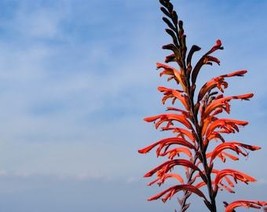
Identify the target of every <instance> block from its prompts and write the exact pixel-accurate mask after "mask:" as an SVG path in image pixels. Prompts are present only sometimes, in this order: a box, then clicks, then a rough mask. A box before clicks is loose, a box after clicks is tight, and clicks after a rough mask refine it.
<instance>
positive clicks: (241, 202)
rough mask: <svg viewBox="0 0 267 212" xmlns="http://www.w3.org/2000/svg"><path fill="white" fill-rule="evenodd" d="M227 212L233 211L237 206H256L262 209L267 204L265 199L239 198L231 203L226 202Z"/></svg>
mask: <svg viewBox="0 0 267 212" xmlns="http://www.w3.org/2000/svg"><path fill="white" fill-rule="evenodd" d="M224 204H225V205H226V206H225V212H233V211H234V209H235V208H238V207H245V208H256V209H260V208H262V207H264V206H266V205H267V202H265V201H257V200H237V201H234V202H232V203H230V204H228V203H226V202H224Z"/></svg>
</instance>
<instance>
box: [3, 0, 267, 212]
mask: <svg viewBox="0 0 267 212" xmlns="http://www.w3.org/2000/svg"><path fill="white" fill-rule="evenodd" d="M12 2H13V3H11V2H8V1H1V2H0V14H1V16H0V100H1V104H0V108H1V112H0V118H1V122H0V140H1V141H0V146H1V148H0V164H1V170H3V171H2V172H0V175H1V176H3V177H6V178H8V177H9V176H11V175H15V174H17V177H19V176H22V175H24V176H26V175H27V176H28V177H29V178H31V177H33V178H35V177H36V176H39V177H40V176H54V177H55V176H56V178H57V177H62V178H63V179H64V177H66V178H73V179H74V178H75V179H78V181H81V182H84V181H86V180H87V179H96V178H97V179H103V178H105V179H113V180H114V179H122V178H123V179H124V180H123V181H124V182H125V183H126V181H127V179H128V182H131V183H129V184H131V185H132V184H135V183H136V182H139V181H138V180H137V181H136V180H135V179H139V178H141V177H142V175H143V173H144V172H145V171H146V170H147V169H148V168H149V167H151V166H153V164H156V159H154V157H153V156H152V155H151V157H145V158H144V157H142V156H139V155H138V154H137V152H136V151H137V149H138V148H139V147H141V146H144V145H145V144H147V143H150V142H152V141H154V140H157V139H158V138H159V137H160V136H163V135H161V134H160V135H159V134H158V133H156V132H154V130H153V129H152V126H149V125H146V124H145V123H143V122H142V118H143V117H144V116H148V115H152V114H155V113H158V112H161V111H163V110H164V108H163V107H161V106H160V97H161V96H160V94H158V93H157V91H156V86H158V85H160V84H164V83H165V81H164V80H160V79H159V77H158V72H157V71H156V70H155V65H154V64H155V62H157V61H163V58H164V55H165V52H163V51H161V50H160V46H161V45H163V44H165V43H166V42H168V41H169V40H170V39H168V38H167V36H166V35H164V32H163V29H164V26H163V24H162V23H161V22H160V17H161V15H160V11H159V9H158V6H159V4H158V3H157V2H156V3H155V2H152V1H146V2H143V1H141V0H140V1H139V0H138V1H130V0H127V1H121V0H112V1H108V2H106V3H105V4H104V3H103V2H101V1H97V0H93V1H90V2H89V1H88V2H86V1H83V0H77V1H72V0H60V1H50V0H49V1H39V0H37V1H33V0H26V1H12ZM178 4H179V5H178ZM177 6H178V7H177V8H178V12H179V14H180V17H181V18H182V19H183V20H184V21H185V29H186V32H187V34H188V39H189V42H188V43H189V44H193V43H194V44H195V43H196V44H199V45H200V46H202V47H203V51H205V49H208V48H209V47H210V46H211V45H212V44H213V42H214V41H215V40H216V39H217V38H221V39H222V40H223V42H224V46H225V50H224V51H223V52H221V53H220V55H221V59H222V65H221V67H213V69H210V70H205V73H203V77H207V76H210V77H212V76H213V74H217V73H219V72H225V71H227V72H228V71H229V72H230V71H233V70H235V69H241V68H242V69H243V68H247V69H249V71H250V72H249V75H248V76H247V77H246V78H244V79H241V80H240V81H236V83H234V85H233V86H232V88H233V90H234V91H237V92H238V93H239V92H240V91H241V92H242V91H244V92H246V91H250V90H254V91H255V92H256V98H255V99H254V100H253V102H251V103H243V104H244V105H246V106H243V104H242V108H241V107H240V106H239V104H236V106H234V107H233V112H236V114H237V115H238V116H240V117H242V118H245V119H246V118H248V119H251V120H253V125H252V127H251V128H249V129H248V130H247V131H245V130H244V136H243V137H241V138H242V139H244V141H247V142H253V140H255V139H258V138H259V140H263V139H264V138H265V137H264V136H265V135H264V133H263V132H264V129H265V126H266V123H265V119H264V118H263V117H266V112H265V105H266V96H265V94H266V92H267V90H266V86H264V85H265V81H266V80H267V79H266V78H267V75H266V74H264V69H265V66H266V65H265V61H264V59H263V58H265V56H266V52H265V51H264V48H263V46H264V42H265V41H264V33H265V31H266V24H264V22H263V20H264V18H265V16H266V15H265V11H266V8H267V4H266V3H262V2H261V3H260V4H259V5H258V4H251V3H249V2H243V1H242V2H241V1H237V2H236V3H235V4H234V5H233V4H232V3H231V4H229V3H226V2H224V3H216V4H215V3H214V2H212V1H207V2H199V1H194V2H192V3H188V1H182V2H181V3H177ZM246 11H251V12H250V13H252V12H253V14H254V15H253V16H249V15H248V14H250V13H248V12H246ZM255 11H257V12H255ZM251 108H253V113H248V112H247V111H248V110H249V111H251ZM256 132H257V133H256ZM258 132H262V133H258ZM252 139H253V140H252ZM257 144H258V145H261V143H257ZM264 145H265V144H263V146H264ZM264 147H265V146H264ZM266 148H267V147H266ZM266 148H265V149H266ZM265 149H263V150H262V152H261V153H259V156H254V155H257V153H256V154H253V156H251V159H250V160H249V161H253V159H254V158H255V162H251V163H250V164H251V165H250V166H249V167H248V170H249V171H251V170H252V171H253V172H254V168H253V167H254V166H256V165H257V164H258V163H261V161H264V160H265V158H266V154H264V151H265ZM246 164H248V163H247V162H246ZM12 173H13V174H12ZM257 175H258V176H262V179H265V178H266V177H267V173H266V171H265V170H260V171H258V172H257ZM36 178H38V177H36ZM21 182H22V181H20V183H21ZM10 186H11V185H10ZM114 188H115V185H114ZM110 189H111V188H110ZM0 199H1V198H0ZM114 207H118V206H117V205H116V206H114ZM143 207H144V208H146V207H145V206H143ZM81 211H82V210H81ZM117 211H119V210H117ZM121 211H125V210H121ZM135 211H136V210H135ZM140 211H144V210H142V209H140ZM145 211H149V210H145Z"/></svg>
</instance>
